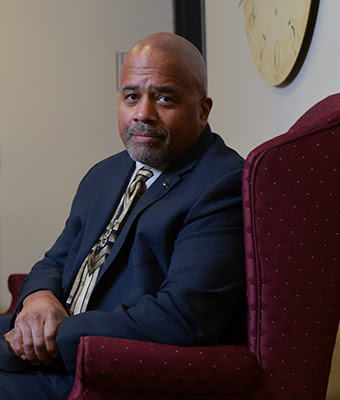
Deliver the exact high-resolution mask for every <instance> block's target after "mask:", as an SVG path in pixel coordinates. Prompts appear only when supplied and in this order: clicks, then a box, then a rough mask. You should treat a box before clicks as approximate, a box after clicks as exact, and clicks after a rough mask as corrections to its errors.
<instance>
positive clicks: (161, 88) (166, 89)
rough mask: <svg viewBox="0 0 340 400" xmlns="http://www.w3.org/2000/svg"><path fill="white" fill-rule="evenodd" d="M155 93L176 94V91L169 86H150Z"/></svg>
mask: <svg viewBox="0 0 340 400" xmlns="http://www.w3.org/2000/svg"><path fill="white" fill-rule="evenodd" d="M152 88H153V89H154V90H155V91H156V92H165V93H176V90H175V89H174V88H172V87H170V86H152Z"/></svg>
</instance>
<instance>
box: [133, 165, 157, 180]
mask: <svg viewBox="0 0 340 400" xmlns="http://www.w3.org/2000/svg"><path fill="white" fill-rule="evenodd" d="M152 176H153V172H152V169H151V168H150V167H147V166H144V167H142V168H141V169H139V170H138V172H137V175H136V178H135V181H137V182H143V183H145V182H146V181H147V180H148V179H150V178H151V177H152Z"/></svg>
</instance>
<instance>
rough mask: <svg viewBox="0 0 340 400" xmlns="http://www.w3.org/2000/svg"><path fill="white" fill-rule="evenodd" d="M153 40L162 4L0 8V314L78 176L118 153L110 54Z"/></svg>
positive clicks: (44, 245) (65, 207)
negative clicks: (10, 282)
mask: <svg viewBox="0 0 340 400" xmlns="http://www.w3.org/2000/svg"><path fill="white" fill-rule="evenodd" d="M157 31H173V8H172V1H171V0H143V1H139V0H98V1H97V0H72V1H71V0H0V60H1V61H0V150H1V154H0V311H1V310H2V311H3V310H5V309H6V308H7V306H8V304H9V301H10V297H9V294H8V291H7V286H6V285H7V277H8V275H9V274H10V273H12V272H28V271H29V269H30V268H31V266H32V265H33V263H34V262H36V261H37V260H38V259H40V258H41V257H42V256H43V253H44V251H45V250H47V249H48V248H49V247H50V246H51V244H52V243H53V242H54V240H55V238H56V237H57V235H58V234H59V233H60V231H61V229H62V228H63V225H64V221H65V218H66V217H67V215H68V211H69V207H70V202H71V200H72V198H73V195H74V192H75V190H76V187H77V185H78V182H79V180H80V179H81V177H82V176H83V175H84V174H85V172H86V171H87V170H88V168H89V167H90V166H92V165H93V164H94V163H95V162H96V161H99V160H100V159H102V158H104V157H106V156H109V155H110V154H112V153H115V152H117V151H118V150H120V149H122V145H121V142H120V140H119V138H118V134H117V129H116V122H117V118H116V99H117V91H116V75H115V74H116V58H115V53H116V52H119V51H126V50H128V49H129V48H130V47H131V46H132V45H133V43H134V42H135V41H137V40H138V39H139V38H141V37H143V36H146V35H148V34H150V33H153V32H157Z"/></svg>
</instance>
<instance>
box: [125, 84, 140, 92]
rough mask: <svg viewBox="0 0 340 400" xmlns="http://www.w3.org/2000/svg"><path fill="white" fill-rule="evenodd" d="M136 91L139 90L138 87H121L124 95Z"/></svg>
mask: <svg viewBox="0 0 340 400" xmlns="http://www.w3.org/2000/svg"><path fill="white" fill-rule="evenodd" d="M138 89H139V86H132V85H131V86H129V85H128V86H124V87H123V89H122V92H123V93H125V92H128V91H131V90H132V91H134V90H138Z"/></svg>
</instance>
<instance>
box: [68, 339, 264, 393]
mask: <svg viewBox="0 0 340 400" xmlns="http://www.w3.org/2000/svg"><path fill="white" fill-rule="evenodd" d="M259 370H260V369H259V366H258V363H257V360H256V358H255V356H254V355H253V354H252V353H251V352H250V351H249V349H248V348H247V346H229V345H223V346H222V345H221V346H205V347H180V346H173V345H164V344H158V343H150V342H142V341H137V340H129V339H117V338H108V337H96V336H92V337H91V336H87V337H82V338H81V339H80V343H79V348H78V357H77V369H76V379H75V385H74V388H73V391H72V393H71V395H70V397H69V400H71V399H79V398H81V393H84V392H85V391H86V392H88V391H89V390H90V391H91V389H92V390H93V391H94V392H97V391H99V392H105V391H110V392H111V393H112V391H114V390H119V391H125V390H128V391H137V392H148V391H150V392H155V391H156V392H157V391H158V392H164V391H165V392H173V393H191V394H195V393H197V394H198V393H199V394H201V395H202V394H204V393H206V394H210V395H211V394H219V395H221V394H228V395H230V394H237V395H238V396H240V395H242V394H248V393H252V392H253V391H254V390H255V388H256V386H257V383H258V381H259V376H260V373H259Z"/></svg>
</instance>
